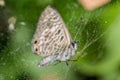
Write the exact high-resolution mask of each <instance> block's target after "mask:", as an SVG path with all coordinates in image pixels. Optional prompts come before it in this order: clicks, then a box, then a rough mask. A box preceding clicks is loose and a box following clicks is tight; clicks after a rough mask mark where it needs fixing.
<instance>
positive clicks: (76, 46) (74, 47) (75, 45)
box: [71, 41, 78, 50]
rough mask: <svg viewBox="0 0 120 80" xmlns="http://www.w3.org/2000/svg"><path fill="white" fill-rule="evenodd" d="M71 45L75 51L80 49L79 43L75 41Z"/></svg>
mask: <svg viewBox="0 0 120 80" xmlns="http://www.w3.org/2000/svg"><path fill="white" fill-rule="evenodd" d="M71 45H72V47H73V49H74V50H77V48H78V41H73V42H72V43H71Z"/></svg>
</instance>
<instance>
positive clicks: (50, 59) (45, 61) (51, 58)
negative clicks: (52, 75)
mask: <svg viewBox="0 0 120 80" xmlns="http://www.w3.org/2000/svg"><path fill="white" fill-rule="evenodd" d="M56 57H57V55H52V56H47V57H45V58H43V60H42V61H41V62H40V63H39V64H38V66H39V67H41V66H46V65H49V64H50V63H52V62H53V61H55V60H56Z"/></svg>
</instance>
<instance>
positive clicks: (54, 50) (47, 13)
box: [32, 6, 72, 56]
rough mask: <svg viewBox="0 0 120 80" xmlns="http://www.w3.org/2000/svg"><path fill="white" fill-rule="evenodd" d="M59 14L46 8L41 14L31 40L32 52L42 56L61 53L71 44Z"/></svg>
mask: <svg viewBox="0 0 120 80" xmlns="http://www.w3.org/2000/svg"><path fill="white" fill-rule="evenodd" d="M71 40H72V39H71V37H70V34H69V32H68V30H67V28H66V26H65V24H64V22H63V20H62V18H61V16H60V14H59V13H58V12H57V11H56V10H55V9H53V8H52V7H50V6H48V7H47V8H46V9H45V10H44V11H43V12H42V14H41V17H40V19H39V22H38V26H37V30H36V33H35V35H34V39H33V42H32V43H33V51H34V52H35V53H37V54H40V55H42V56H49V55H55V54H58V53H63V52H64V50H65V49H66V48H67V47H68V46H69V45H70V43H71Z"/></svg>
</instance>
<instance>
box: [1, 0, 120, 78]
mask: <svg viewBox="0 0 120 80" xmlns="http://www.w3.org/2000/svg"><path fill="white" fill-rule="evenodd" d="M5 3H6V5H5V7H0V80H120V63H119V62H120V1H119V0H112V1H111V3H109V4H107V5H105V6H102V7H101V8H98V9H96V10H94V11H86V10H84V8H83V7H82V6H81V5H80V4H79V3H78V1H77V0H64V1H62V0H5ZM48 5H51V6H52V7H54V8H55V9H57V10H58V12H59V13H60V14H61V16H62V18H63V20H64V22H65V24H66V26H67V28H68V30H69V31H70V33H71V36H72V38H73V39H75V36H76V39H75V40H77V41H79V48H78V50H77V52H78V53H79V54H76V56H74V57H73V59H76V58H77V57H78V56H79V59H78V60H77V61H74V62H73V61H71V62H69V66H67V65H66V64H65V62H62V63H59V64H58V65H54V63H53V64H51V65H50V66H46V67H42V68H39V67H38V66H37V63H38V62H39V61H40V59H41V57H40V56H36V55H34V54H33V52H32V50H31V40H32V38H33V35H34V32H35V29H36V26H37V22H38V18H39V16H40V14H41V12H42V11H43V10H44V8H45V7H46V6H48ZM11 16H15V18H16V19H17V22H16V24H15V31H13V32H10V31H9V30H8V23H7V20H8V18H9V17H11Z"/></svg>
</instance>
